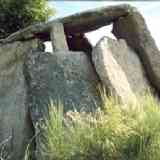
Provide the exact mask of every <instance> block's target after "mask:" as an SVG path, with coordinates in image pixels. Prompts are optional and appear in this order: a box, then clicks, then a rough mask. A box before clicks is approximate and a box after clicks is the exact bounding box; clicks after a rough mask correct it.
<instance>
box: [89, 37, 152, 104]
mask: <svg viewBox="0 0 160 160" xmlns="http://www.w3.org/2000/svg"><path fill="white" fill-rule="evenodd" d="M92 59H93V63H94V65H95V68H96V71H97V73H98V74H99V77H100V79H101V80H102V82H103V83H104V85H105V86H106V87H107V88H108V89H109V91H110V92H111V93H112V94H113V95H115V96H118V97H119V98H120V99H121V100H122V102H131V101H132V102H134V100H136V96H138V95H139V94H143V93H144V92H145V91H146V90H147V89H149V85H148V82H147V80H146V77H145V75H144V71H143V68H142V65H141V63H140V60H139V58H138V56H137V55H136V53H135V52H134V51H133V50H131V49H130V48H129V47H128V46H127V44H126V42H125V41H124V40H122V39H121V40H119V41H117V40H113V39H110V38H107V37H104V38H103V39H101V40H100V41H99V42H98V44H97V45H96V47H95V48H94V49H93V52H92Z"/></svg>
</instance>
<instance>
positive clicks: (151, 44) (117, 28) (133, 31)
mask: <svg viewBox="0 0 160 160" xmlns="http://www.w3.org/2000/svg"><path fill="white" fill-rule="evenodd" d="M113 34H114V35H115V36H116V37H117V38H123V39H125V40H126V42H127V43H128V45H129V46H130V47H131V48H133V49H134V50H135V51H136V53H137V54H138V55H139V57H140V58H141V61H142V63H143V65H144V67H145V70H146V73H147V76H148V78H149V80H150V82H151V83H152V85H153V86H154V87H155V88H157V89H158V90H160V51H159V50H158V48H157V46H156V44H155V41H154V39H153V38H152V36H151V34H150V32H149V30H148V28H147V25H146V23H145V20H144V18H143V17H142V15H141V14H140V13H139V12H138V11H136V10H135V11H134V12H131V13H130V14H129V15H128V16H126V17H125V18H123V17H121V18H119V20H117V21H115V22H114V25H113Z"/></svg>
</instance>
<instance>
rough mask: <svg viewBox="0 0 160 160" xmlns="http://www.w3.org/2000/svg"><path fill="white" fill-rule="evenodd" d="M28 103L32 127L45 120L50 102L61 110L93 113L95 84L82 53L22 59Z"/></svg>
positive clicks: (32, 55) (37, 54)
mask: <svg viewBox="0 0 160 160" xmlns="http://www.w3.org/2000/svg"><path fill="white" fill-rule="evenodd" d="M25 70H26V75H27V77H28V85H29V86H28V87H29V101H30V104H29V105H30V108H31V116H32V121H33V124H34V125H35V126H36V123H37V122H38V121H39V120H40V119H41V118H43V117H45V116H46V114H45V113H46V112H45V111H48V109H47V107H48V105H49V104H50V101H51V100H52V101H53V102H55V103H57V102H58V101H60V102H61V103H62V104H63V105H64V110H65V111H67V110H74V109H76V110H77V111H80V110H81V111H93V110H94V109H95V108H96V107H97V106H96V104H97V105H98V104H99V102H100V101H99V98H98V95H97V89H96V85H97V84H98V82H99V80H98V77H97V74H96V73H95V72H94V69H93V66H92V65H91V63H90V61H89V59H88V57H87V56H86V55H85V53H83V52H76V53H75V52H71V51H59V52H55V53H46V52H31V53H30V54H29V55H28V57H27V59H26V69H25Z"/></svg>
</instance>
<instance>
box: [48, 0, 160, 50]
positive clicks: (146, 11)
mask: <svg viewBox="0 0 160 160" xmlns="http://www.w3.org/2000/svg"><path fill="white" fill-rule="evenodd" d="M121 3H128V4H131V5H133V6H135V7H137V8H138V10H139V11H140V12H141V13H142V14H143V16H144V18H145V20H146V23H147V25H148V27H149V30H150V31H151V34H152V36H153V37H154V39H155V41H156V44H157V46H158V47H159V48H160V1H159V2H158V1H149V2H145V1H132V2H131V1H130V2H129V1H123V2H121V1H119V2H118V1H116V2H113V1H100V2H98V1H51V2H49V5H50V6H54V7H55V8H56V11H57V13H56V15H55V16H54V17H52V19H54V18H57V17H64V16H68V15H71V14H74V13H77V12H80V11H85V10H87V9H92V8H97V7H102V6H103V7H104V6H109V5H116V4H121ZM110 30H111V26H110V27H109V26H108V27H104V28H102V29H99V30H97V31H94V32H91V33H88V34H87V37H88V38H89V40H90V41H91V43H92V44H93V45H95V44H96V43H97V41H98V40H99V39H100V38H101V37H103V36H104V35H108V36H110V37H113V35H112V34H111V33H110ZM113 38H114V37H113Z"/></svg>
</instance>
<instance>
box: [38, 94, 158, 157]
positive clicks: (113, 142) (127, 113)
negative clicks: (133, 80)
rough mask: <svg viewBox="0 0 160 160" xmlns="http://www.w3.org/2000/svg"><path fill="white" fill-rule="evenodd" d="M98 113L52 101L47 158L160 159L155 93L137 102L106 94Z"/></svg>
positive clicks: (43, 145)
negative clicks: (78, 109)
mask: <svg viewBox="0 0 160 160" xmlns="http://www.w3.org/2000/svg"><path fill="white" fill-rule="evenodd" d="M103 102H104V103H103V107H102V108H101V109H97V111H96V112H95V113H85V112H81V113H79V112H76V111H74V112H72V111H68V112H67V113H64V112H63V105H61V104H59V105H58V106H57V105H56V106H54V104H53V103H52V104H51V107H50V114H49V118H48V119H47V120H46V121H45V124H44V125H43V126H42V129H43V132H42V134H41V140H40V153H41V156H42V159H44V160H160V108H159V104H158V102H157V100H156V99H154V98H153V97H152V96H151V95H146V96H144V97H141V98H140V100H139V101H138V102H135V103H134V104H120V103H119V102H118V101H117V100H115V99H113V98H111V97H110V98H107V97H106V96H103Z"/></svg>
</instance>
